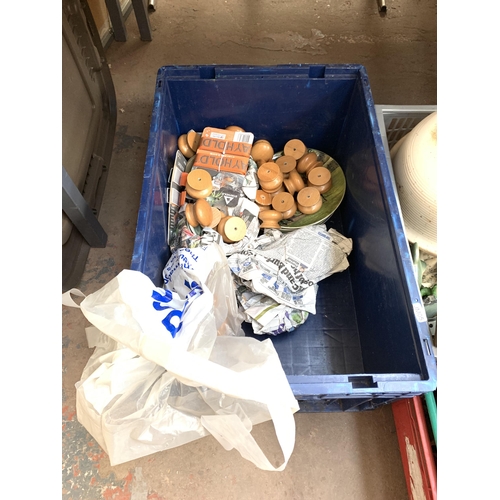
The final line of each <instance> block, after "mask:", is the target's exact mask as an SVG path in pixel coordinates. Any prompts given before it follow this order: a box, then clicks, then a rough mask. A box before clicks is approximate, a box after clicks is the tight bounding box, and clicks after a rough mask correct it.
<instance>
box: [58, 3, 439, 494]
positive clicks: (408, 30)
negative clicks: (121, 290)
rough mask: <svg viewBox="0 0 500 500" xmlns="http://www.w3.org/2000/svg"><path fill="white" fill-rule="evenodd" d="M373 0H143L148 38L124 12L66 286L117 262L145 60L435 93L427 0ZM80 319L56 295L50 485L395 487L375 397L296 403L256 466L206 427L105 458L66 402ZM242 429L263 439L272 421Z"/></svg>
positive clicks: (114, 269)
mask: <svg viewBox="0 0 500 500" xmlns="http://www.w3.org/2000/svg"><path fill="white" fill-rule="evenodd" d="M386 3H387V6H388V12H387V15H386V16H385V17H381V16H380V15H379V13H378V10H377V2H376V0H370V1H367V0H342V1H335V0H316V1H310V2H303V1H300V0H288V1H286V2H285V1H283V0H267V1H264V0H260V1H254V2H236V1H235V0H215V1H213V2H196V1H195V0H186V1H184V2H177V3H175V4H174V3H173V2H167V1H165V0H157V10H156V12H154V13H152V14H151V15H150V21H151V25H152V28H153V38H154V39H153V41H152V42H142V41H141V40H140V38H139V34H138V29H137V24H136V21H135V17H134V14H133V13H132V14H131V15H130V16H129V18H128V19H127V30H128V34H129V40H128V41H127V42H125V43H117V42H113V43H112V44H111V46H110V47H109V49H108V50H107V58H108V62H109V64H110V65H111V72H112V76H113V80H114V84H115V90H116V96H117V102H118V108H119V110H120V111H119V112H118V122H117V130H116V138H115V144H114V153H113V159H112V163H111V167H110V172H109V176H108V181H107V185H106V192H105V195H104V200H103V204H102V208H101V213H100V217H99V218H100V221H101V223H102V225H103V226H104V228H105V230H106V232H107V234H108V244H107V246H106V248H104V249H92V250H91V251H90V254H89V258H88V261H87V265H86V269H85V272H84V275H83V277H82V280H81V283H80V285H79V288H80V289H81V290H82V291H83V292H84V293H91V292H94V291H96V290H97V289H99V288H100V287H101V286H103V285H104V284H105V283H107V282H108V281H109V280H110V279H111V278H112V277H114V276H116V275H117V274H118V273H119V272H120V271H121V270H122V269H124V268H128V267H129V265H130V260H131V255H132V249H133V241H134V235H135V225H136V217H137V211H138V207H139V201H140V193H141V185H142V173H143V165H144V160H145V153H146V145H147V140H148V132H149V121H150V117H151V107H152V100H153V93H154V86H155V79H156V72H157V70H158V68H159V67H161V66H163V65H166V64H209V63H217V64H231V63H238V64H284V63H362V64H364V65H365V66H366V68H367V71H368V76H369V79H370V84H371V86H372V91H373V95H374V99H375V102H376V103H377V104H436V10H437V7H436V0H418V1H415V2H405V1H403V0H394V1H392V0H387V2H386ZM85 326H87V323H86V321H85V320H84V318H83V316H82V315H81V313H80V312H79V311H78V310H76V309H68V308H63V310H62V333H63V347H62V353H63V361H62V368H63V409H62V415H63V441H62V453H63V466H62V487H63V498H64V499H75V500H76V499H85V500H94V499H106V500H125V499H127V500H129V499H130V500H166V499H168V500H174V499H186V500H189V499H197V500H201V499H207V500H214V499H228V500H229V499H235V500H236V499H237V500H246V499H262V498H271V499H276V500H279V499H285V498H286V499H297V500H298V499H314V500H319V499H335V500H344V499H345V500H403V499H407V498H408V493H407V489H406V483H405V478H404V474H403V468H402V465H401V458H400V454H399V448H398V444H397V439H396V433H395V427H394V421H393V417H392V412H391V408H390V407H389V406H385V407H382V408H380V409H378V410H375V411H371V412H360V413H321V414H303V413H298V414H296V416H295V420H296V425H297V434H296V444H295V449H294V452H293V454H292V457H291V459H290V462H289V464H288V466H287V468H286V469H285V471H283V472H281V473H271V472H263V471H260V470H258V469H256V468H255V467H254V466H253V465H252V464H251V463H250V462H247V461H246V460H244V459H242V458H241V457H240V455H239V454H238V453H237V452H236V451H234V450H233V451H230V452H227V451H225V450H224V449H223V448H222V447H221V446H220V445H219V444H218V443H217V442H216V441H215V439H213V438H211V437H206V438H204V439H201V440H198V441H195V442H192V443H190V444H188V445H185V446H183V447H180V448H177V449H173V450H170V451H165V452H160V453H156V454H154V455H150V456H149V457H145V458H142V459H139V460H135V461H133V462H129V463H126V464H123V465H119V466H115V467H111V466H110V464H109V460H108V458H107V456H106V454H105V453H104V452H102V450H101V449H100V447H99V445H97V443H96V442H95V441H94V439H93V438H92V437H91V436H90V435H89V434H88V433H87V432H86V431H85V429H84V428H83V427H82V426H81V425H80V424H79V423H78V421H77V419H76V414H75V383H76V382H77V381H78V380H79V378H80V375H81V373H82V370H83V368H84V366H85V364H86V362H87V360H88V358H89V356H90V354H91V352H92V351H91V350H90V349H88V348H87V344H86V339H85V331H84V328H85ZM255 432H256V434H257V439H262V440H264V441H266V442H269V445H270V446H271V447H272V446H274V445H275V443H274V441H273V439H274V437H273V428H272V424H270V423H264V424H261V425H259V426H257V427H256V429H255ZM270 453H271V455H270V456H272V453H273V451H272V448H271V452H270Z"/></svg>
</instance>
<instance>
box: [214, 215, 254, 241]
mask: <svg viewBox="0 0 500 500" xmlns="http://www.w3.org/2000/svg"><path fill="white" fill-rule="evenodd" d="M219 227H220V229H221V230H220V231H219V233H220V234H221V235H222V239H223V240H224V242H226V243H237V242H238V241H241V240H242V239H243V238H244V237H245V234H246V232H247V225H246V224H245V221H244V220H243V219H242V218H241V217H235V216H228V217H224V218H223V219H222V220H221V221H220V223H219Z"/></svg>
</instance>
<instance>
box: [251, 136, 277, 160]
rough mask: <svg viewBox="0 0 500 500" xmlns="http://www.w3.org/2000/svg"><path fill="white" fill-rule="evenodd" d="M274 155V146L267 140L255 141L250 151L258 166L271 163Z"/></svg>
mask: <svg viewBox="0 0 500 500" xmlns="http://www.w3.org/2000/svg"><path fill="white" fill-rule="evenodd" d="M273 155H274V149H273V146H272V145H271V143H270V142H269V141H266V140H265V139H259V140H258V141H255V142H254V144H253V146H252V150H251V151H250V156H251V157H252V158H253V160H254V161H255V163H257V166H259V167H260V166H261V165H262V164H263V163H266V162H268V161H271V160H272V158H273Z"/></svg>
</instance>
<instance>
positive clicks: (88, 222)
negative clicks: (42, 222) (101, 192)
mask: <svg viewBox="0 0 500 500" xmlns="http://www.w3.org/2000/svg"><path fill="white" fill-rule="evenodd" d="M62 209H63V211H64V213H65V214H66V215H67V216H68V218H69V220H70V221H71V222H72V223H73V224H74V226H75V227H76V228H77V229H78V231H80V233H81V235H82V236H83V237H84V238H85V241H86V242H87V243H88V244H89V245H90V246H91V247H96V248H104V247H105V246H106V243H107V240H108V235H107V234H106V232H105V231H104V229H103V228H102V226H101V224H100V223H99V221H98V220H97V217H96V216H95V215H94V212H93V211H92V209H91V208H90V207H89V205H88V203H87V202H86V201H85V198H84V197H83V196H82V194H81V193H80V191H79V190H78V188H77V187H76V185H75V183H74V182H73V180H72V179H71V177H70V176H69V175H68V172H66V169H65V168H64V167H62Z"/></svg>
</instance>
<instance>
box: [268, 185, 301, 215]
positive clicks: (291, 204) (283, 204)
mask: <svg viewBox="0 0 500 500" xmlns="http://www.w3.org/2000/svg"><path fill="white" fill-rule="evenodd" d="M272 205H273V209H274V210H276V211H277V212H281V215H282V216H283V219H289V218H290V217H292V216H293V215H295V212H296V211H297V204H296V203H295V199H294V197H293V196H292V195H291V194H290V193H286V192H284V193H279V194H277V195H276V196H275V197H274V198H273V203H272Z"/></svg>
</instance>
